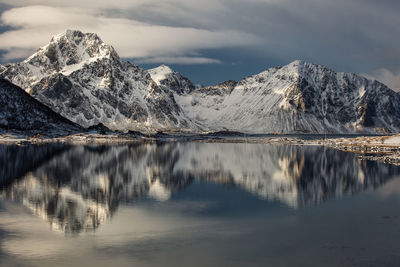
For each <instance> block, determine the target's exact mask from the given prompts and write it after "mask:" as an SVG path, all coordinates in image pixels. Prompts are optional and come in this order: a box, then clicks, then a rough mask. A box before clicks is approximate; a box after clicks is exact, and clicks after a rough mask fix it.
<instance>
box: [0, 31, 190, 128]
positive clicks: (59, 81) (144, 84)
mask: <svg viewBox="0 0 400 267" xmlns="http://www.w3.org/2000/svg"><path fill="white" fill-rule="evenodd" d="M6 68H7V69H6V70H5V71H4V72H3V73H2V76H3V77H4V78H5V79H7V80H9V81H11V82H12V83H13V84H15V85H18V86H20V87H21V88H23V89H24V90H25V91H26V92H28V93H29V94H31V95H32V96H33V97H34V98H36V99H37V100H39V101H40V102H42V103H43V104H45V105H47V106H49V107H50V108H52V109H53V110H54V111H56V112H58V113H59V114H61V115H63V116H64V117H66V118H68V119H70V120H71V121H73V122H76V123H78V124H80V125H82V126H83V127H85V128H86V127H89V126H93V125H97V124H99V123H102V124H104V125H105V126H107V127H108V128H110V129H118V130H123V131H128V130H141V131H155V130H162V129H168V130H173V129H179V130H185V129H187V128H191V129H193V128H196V126H195V125H194V124H192V123H191V121H190V120H189V119H188V118H187V117H186V116H185V115H184V114H183V112H182V110H181V109H180V107H179V106H178V105H177V104H176V103H175V100H174V97H173V94H172V92H171V91H169V90H166V89H165V88H164V87H161V86H158V85H157V84H156V83H155V82H154V81H153V80H152V79H151V77H150V75H149V74H148V73H147V72H146V71H144V70H142V69H140V68H139V67H138V66H136V65H134V64H131V63H130V62H127V61H122V60H121V59H120V58H119V56H118V54H117V53H116V51H115V50H114V48H113V47H111V46H109V45H107V44H105V43H104V42H103V41H102V40H101V39H100V38H99V37H98V36H97V35H96V34H93V33H82V32H80V31H71V30H68V31H66V32H65V33H62V34H60V35H58V36H55V37H53V38H52V40H51V41H50V43H49V44H48V45H46V46H44V47H42V48H40V49H39V50H38V51H37V52H36V53H35V54H34V55H32V56H31V57H29V58H28V59H26V60H25V61H23V62H21V63H17V64H8V65H6Z"/></svg>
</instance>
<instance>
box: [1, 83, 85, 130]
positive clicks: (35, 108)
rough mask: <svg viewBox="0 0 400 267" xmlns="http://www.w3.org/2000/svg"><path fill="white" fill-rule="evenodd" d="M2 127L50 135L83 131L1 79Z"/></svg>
mask: <svg viewBox="0 0 400 267" xmlns="http://www.w3.org/2000/svg"><path fill="white" fill-rule="evenodd" d="M0 127H1V128H3V129H15V130H21V131H40V132H43V133H48V134H51V133H60V134H65V133H71V132H75V131H80V130H82V128H81V127H80V126H78V125H76V124H75V123H72V122H71V121H69V120H67V119H66V118H64V117H62V116H61V115H59V114H57V113H55V112H54V111H53V110H51V109H50V108H48V107H47V106H45V105H43V104H42V103H40V102H39V101H37V100H35V99H34V98H32V97H31V96H30V95H29V94H27V93H26V92H24V91H23V90H22V89H21V88H19V87H17V86H15V85H13V84H11V83H10V82H8V81H6V80H4V79H0Z"/></svg>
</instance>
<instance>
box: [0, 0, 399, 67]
mask: <svg viewBox="0 0 400 267" xmlns="http://www.w3.org/2000/svg"><path fill="white" fill-rule="evenodd" d="M1 3H3V4H6V5H8V6H9V7H10V8H11V9H10V10H7V11H5V12H4V13H3V15H2V22H3V24H4V25H5V26H11V27H13V30H12V31H10V33H12V34H11V35H7V38H5V36H6V35H4V38H1V37H2V36H3V35H1V34H0V45H1V47H0V49H4V50H7V51H8V52H7V54H6V55H7V58H12V56H13V55H14V54H15V56H17V55H21V51H23V50H24V49H31V50H32V49H33V48H35V49H36V48H37V46H41V45H43V44H45V43H47V42H48V40H49V39H50V37H51V35H54V34H58V33H59V32H62V31H64V30H65V29H67V28H71V29H81V30H83V31H91V32H96V33H98V34H99V35H100V36H101V37H102V38H103V39H104V40H105V41H106V42H108V43H111V44H112V45H113V46H115V47H116V48H117V50H118V51H119V53H120V54H121V56H122V57H134V58H140V59H143V58H148V60H149V61H150V60H151V59H150V58H161V57H166V58H171V57H204V58H210V57H215V58H218V59H219V60H221V59H223V60H224V61H229V62H231V61H232V62H233V61H235V62H236V61H242V62H243V68H245V66H249V65H250V64H252V65H254V62H253V61H259V64H260V62H261V61H263V60H264V61H263V62H265V63H264V64H266V65H268V64H272V62H274V64H280V65H281V64H285V63H288V62H290V61H292V60H294V59H304V60H307V61H311V62H315V63H319V64H322V65H326V66H329V67H332V68H334V69H336V70H338V71H351V72H365V73H372V72H373V71H374V70H377V69H380V68H386V69H388V70H389V71H392V72H393V71H395V70H397V69H399V68H400V66H399V62H400V61H399V59H400V49H399V48H398V44H399V43H400V28H399V27H397V25H399V24H400V17H399V16H398V11H399V10H400V1H398V0H381V1H375V0H350V1H349V0H336V1H331V0H302V1H298V0H246V1H243V0H202V1H198V0H113V1H109V0H85V1H81V0H69V1H64V0H0V4H1ZM3 18H4V19H3ZM24 34H28V36H29V38H25V41H27V44H26V45H25V46H24V45H23V44H22V43H21V42H20V40H21V39H24ZM6 39H8V40H9V41H8V44H3V41H6V42H7V40H6ZM26 39H29V40H26ZM39 43H40V45H38V44H39ZM35 45H36V46H35ZM224 48H241V49H242V48H243V49H242V50H240V52H242V51H243V53H242V56H241V57H240V58H239V57H238V56H237V55H236V54H232V55H227V54H224V53H225V52H226V50H224ZM21 49H22V50H21ZM211 50H214V51H211ZM26 51H28V50H26ZM210 51H211V52H210ZM14 52H18V53H14ZM208 52H210V53H208ZM210 54H212V55H213V56H210ZM219 55H221V56H219ZM267 60H268V61H267ZM268 66H271V65H268ZM265 67H267V66H265Z"/></svg>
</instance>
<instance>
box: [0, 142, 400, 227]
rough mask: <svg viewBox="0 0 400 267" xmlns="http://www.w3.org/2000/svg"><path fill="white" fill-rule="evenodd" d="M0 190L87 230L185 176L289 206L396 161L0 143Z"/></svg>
mask: <svg viewBox="0 0 400 267" xmlns="http://www.w3.org/2000/svg"><path fill="white" fill-rule="evenodd" d="M0 163H1V164H2V166H3V168H2V169H1V173H0V174H1V178H0V179H1V180H0V183H1V188H2V189H1V195H2V197H3V198H6V199H10V200H14V201H18V202H20V203H22V204H23V205H24V206H26V207H28V208H30V209H31V210H32V211H33V212H34V213H35V214H37V215H38V216H41V217H42V218H44V219H45V220H46V221H48V222H49V223H50V225H51V227H52V228H53V229H59V230H61V231H64V232H66V233H78V232H81V231H90V230H95V229H96V228H97V227H98V226H99V225H100V224H101V223H102V222H104V221H105V220H107V219H108V218H110V217H111V216H112V215H113V214H114V213H115V212H116V210H117V208H118V205H119V203H121V202H129V201H132V200H135V199H138V198H141V197H151V198H154V199H157V200H159V201H166V200H168V199H169V198H170V196H171V194H172V193H173V192H177V191H180V190H182V189H184V188H185V187H187V186H188V185H189V184H191V183H192V182H193V181H210V182H213V183H218V184H222V185H229V186H238V187H240V188H242V189H243V190H246V191H248V192H251V193H252V194H254V195H257V196H258V197H260V198H263V199H268V200H273V201H280V202H282V203H285V204H287V205H289V206H291V207H294V208H296V207H299V206H303V205H308V204H316V203H320V202H322V201H325V200H328V199H331V198H335V197H340V196H342V195H351V194H353V193H356V192H360V191H364V190H367V189H369V188H375V187H377V186H379V185H382V184H383V183H385V182H386V181H387V180H388V179H390V178H392V177H394V176H396V175H398V174H399V173H400V171H399V168H397V167H395V166H392V165H385V164H381V163H378V162H371V161H360V160H358V159H357V158H356V156H355V155H354V154H351V153H344V152H340V151H336V150H332V149H327V148H323V147H300V146H287V145H282V146H272V145H262V144H215V143H213V144H205V143H167V144H142V145H130V146H109V147H83V146H76V147H74V146H72V147H70V146H63V145H56V146H55V145H51V146H28V147H18V146H0Z"/></svg>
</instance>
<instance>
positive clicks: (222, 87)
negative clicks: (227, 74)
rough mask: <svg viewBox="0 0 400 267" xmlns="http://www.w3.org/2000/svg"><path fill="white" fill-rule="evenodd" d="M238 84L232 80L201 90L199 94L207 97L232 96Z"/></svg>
mask: <svg viewBox="0 0 400 267" xmlns="http://www.w3.org/2000/svg"><path fill="white" fill-rule="evenodd" d="M237 84H238V83H237V82H236V81H233V80H230V81H226V82H223V83H220V84H218V85H215V86H207V87H203V88H199V89H198V92H201V93H204V94H207V95H220V96H223V95H227V94H230V93H231V92H232V90H233V89H234V88H235V86H236V85H237Z"/></svg>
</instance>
